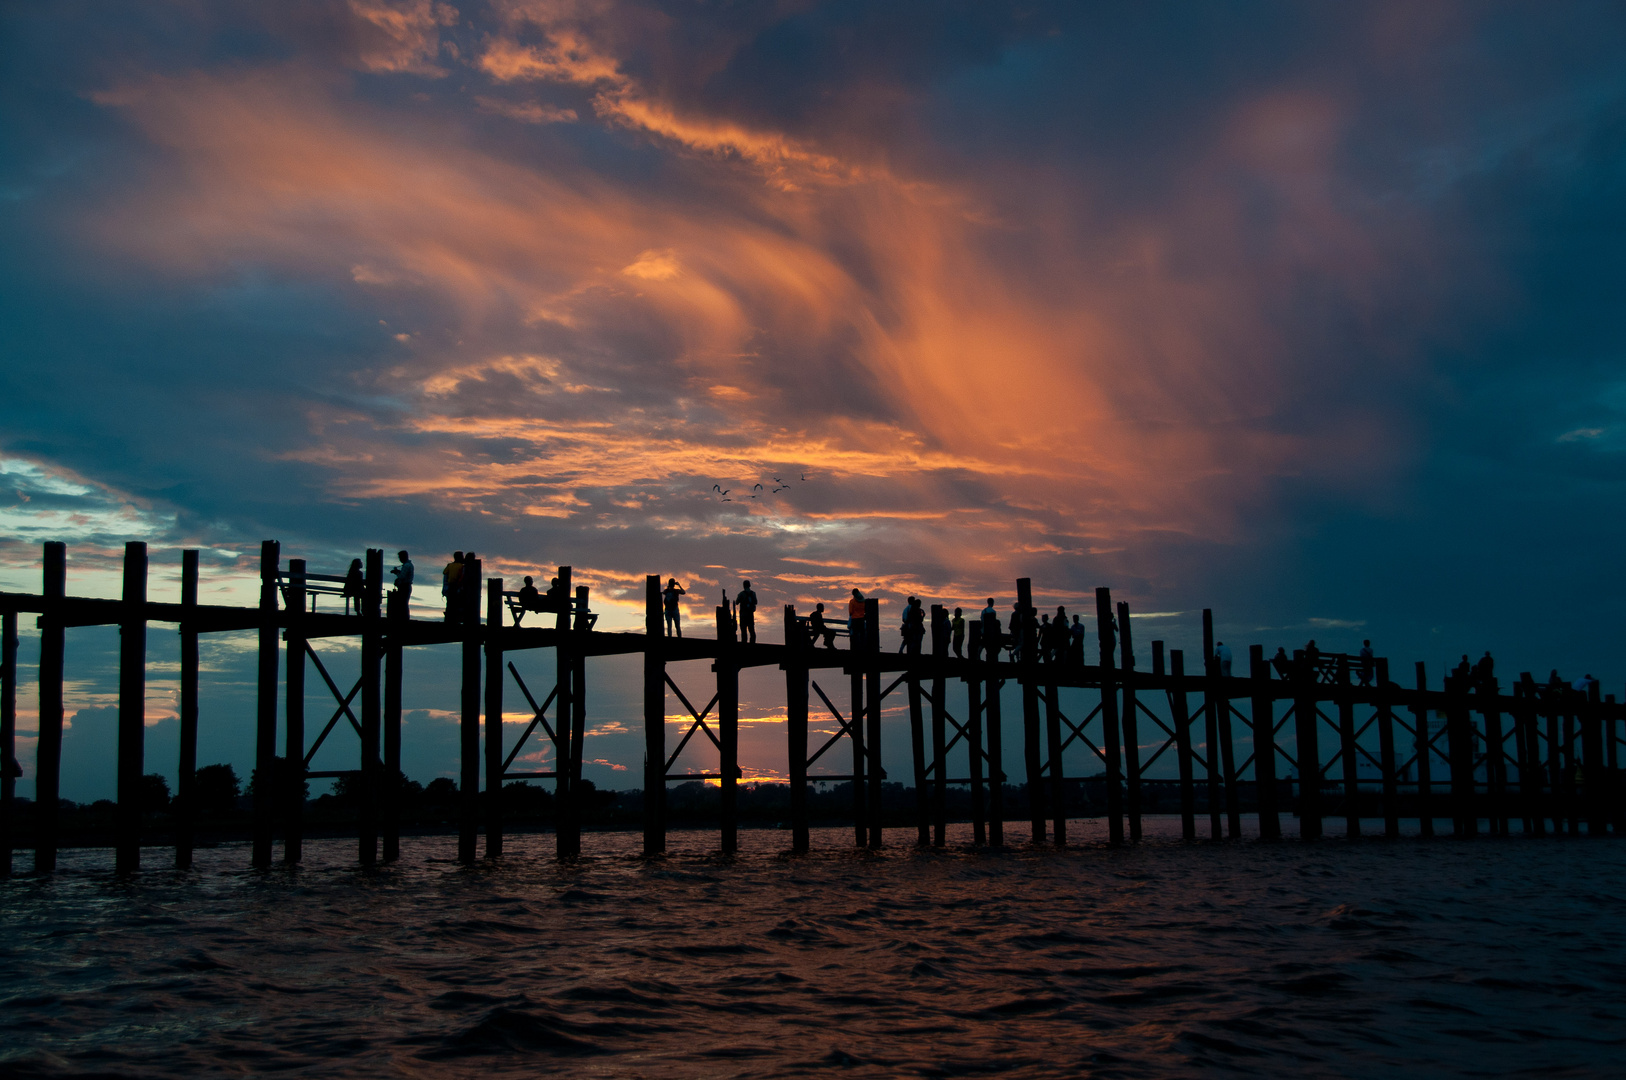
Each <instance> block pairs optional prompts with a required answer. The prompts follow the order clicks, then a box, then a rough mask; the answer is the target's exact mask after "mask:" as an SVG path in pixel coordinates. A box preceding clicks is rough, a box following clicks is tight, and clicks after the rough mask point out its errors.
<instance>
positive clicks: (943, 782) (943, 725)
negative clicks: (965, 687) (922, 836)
mask: <svg viewBox="0 0 1626 1080" xmlns="http://www.w3.org/2000/svg"><path fill="white" fill-rule="evenodd" d="M947 616H948V613H947V612H945V611H944V610H943V605H941V604H933V605H932V622H931V626H932V761H934V762H936V763H937V771H936V772H935V773H933V775H932V785H931V787H932V799H931V810H932V844H933V846H935V847H942V846H943V845H944V844H946V843H947V842H948V720H947V718H946V717H947V709H946V708H945V702H944V701H943V693H944V682H945V680H944V677H943V668H944V666H945V665H946V664H947V663H948V647H949V642H948V637H949V636H948V617H947Z"/></svg>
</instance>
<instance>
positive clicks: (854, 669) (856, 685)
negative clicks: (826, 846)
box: [847, 619, 874, 847]
mask: <svg viewBox="0 0 1626 1080" xmlns="http://www.w3.org/2000/svg"><path fill="white" fill-rule="evenodd" d="M873 629H874V623H872V622H870V621H869V620H866V619H859V620H858V622H857V625H855V626H852V627H851V629H850V632H849V636H848V638H847V650H848V656H849V664H848V667H847V674H848V676H849V683H850V685H849V688H848V689H849V691H850V693H851V703H850V705H849V708H848V711H847V717H848V724H847V736H848V740H849V741H850V742H851V743H852V750H853V778H852V793H853V844H854V846H856V847H867V846H868V845H869V750H868V748H867V746H866V745H865V744H866V743H867V742H868V740H867V738H866V737H865V734H864V723H865V716H866V715H867V707H866V706H865V704H864V654H866V653H868V652H869V634H870V632H871V631H872V630H873Z"/></svg>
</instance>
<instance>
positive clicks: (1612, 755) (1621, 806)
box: [1603, 694, 1626, 836]
mask: <svg viewBox="0 0 1626 1080" xmlns="http://www.w3.org/2000/svg"><path fill="white" fill-rule="evenodd" d="M1603 704H1604V709H1603V723H1604V732H1605V744H1606V745H1607V747H1608V754H1609V784H1608V790H1607V797H1608V806H1609V819H1610V826H1611V828H1613V829H1614V831H1615V835H1616V836H1619V835H1620V834H1621V833H1622V832H1623V831H1626V801H1623V800H1622V795H1623V794H1626V792H1623V791H1622V784H1621V776H1620V764H1619V763H1620V756H1619V753H1618V751H1617V750H1616V737H1615V736H1616V732H1615V728H1616V726H1617V725H1618V724H1619V723H1620V706H1618V705H1617V704H1616V703H1615V695H1613V694H1605V695H1604V698H1603Z"/></svg>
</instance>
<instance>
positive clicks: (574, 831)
mask: <svg viewBox="0 0 1626 1080" xmlns="http://www.w3.org/2000/svg"><path fill="white" fill-rule="evenodd" d="M588 622H589V612H588V594H587V586H586V585H578V586H576V606H575V609H574V618H573V621H572V623H571V628H570V632H571V636H572V637H574V638H575V644H574V645H572V647H571V650H570V682H571V687H572V690H571V694H570V791H571V796H572V801H571V807H570V812H571V823H570V830H571V844H572V845H573V847H574V852H573V853H574V854H576V855H580V854H581V853H582V813H583V811H584V809H585V805H586V804H585V802H584V800H583V794H584V792H585V788H584V787H583V786H582V752H583V751H584V750H585V749H586V746H587V627H588ZM563 715H564V714H563V713H561V714H560V716H561V717H562V716H563ZM661 794H662V796H663V798H662V799H661V814H662V821H664V820H665V812H666V800H665V798H664V796H665V794H666V789H665V787H664V785H663V786H662V788H661Z"/></svg>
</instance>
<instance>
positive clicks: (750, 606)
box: [734, 581, 757, 645]
mask: <svg viewBox="0 0 1626 1080" xmlns="http://www.w3.org/2000/svg"><path fill="white" fill-rule="evenodd" d="M740 586H741V588H740V595H739V597H738V598H737V599H736V600H735V601H734V607H735V610H737V611H738V612H739V613H740V643H741V644H744V643H745V641H746V639H747V637H749V638H750V641H751V644H753V645H755V644H756V640H757V594H756V593H754V592H752V591H751V583H750V582H749V581H742V582H740Z"/></svg>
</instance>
